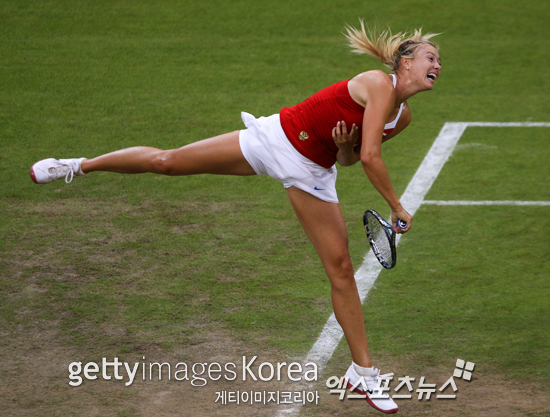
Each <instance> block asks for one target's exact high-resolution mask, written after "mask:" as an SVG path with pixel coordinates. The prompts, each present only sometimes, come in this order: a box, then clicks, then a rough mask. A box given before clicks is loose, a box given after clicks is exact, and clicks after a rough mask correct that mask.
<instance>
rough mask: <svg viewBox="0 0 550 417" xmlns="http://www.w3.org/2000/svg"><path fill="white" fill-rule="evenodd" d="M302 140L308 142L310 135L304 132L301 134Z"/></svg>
mask: <svg viewBox="0 0 550 417" xmlns="http://www.w3.org/2000/svg"><path fill="white" fill-rule="evenodd" d="M299 138H300V140H308V139H309V135H308V134H307V132H304V131H303V130H302V131H301V132H300V136H299Z"/></svg>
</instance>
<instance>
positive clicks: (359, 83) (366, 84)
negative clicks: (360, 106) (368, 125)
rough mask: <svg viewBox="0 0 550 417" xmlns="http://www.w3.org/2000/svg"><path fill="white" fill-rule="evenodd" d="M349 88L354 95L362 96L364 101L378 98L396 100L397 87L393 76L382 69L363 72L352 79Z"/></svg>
mask: <svg viewBox="0 0 550 417" xmlns="http://www.w3.org/2000/svg"><path fill="white" fill-rule="evenodd" d="M348 88H349V90H350V93H351V95H352V97H360V99H361V101H362V102H365V103H366V102H367V101H369V100H372V99H373V98H374V99H376V100H388V101H392V100H395V88H393V80H392V77H391V76H390V75H389V74H387V73H385V72H384V71H380V70H372V71H367V72H363V73H361V74H359V75H357V76H355V77H354V78H352V79H351V80H350V83H349V84H348Z"/></svg>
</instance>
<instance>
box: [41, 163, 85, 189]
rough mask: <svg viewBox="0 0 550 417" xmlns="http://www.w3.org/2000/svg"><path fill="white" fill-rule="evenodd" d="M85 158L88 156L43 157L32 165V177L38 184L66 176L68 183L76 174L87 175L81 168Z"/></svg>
mask: <svg viewBox="0 0 550 417" xmlns="http://www.w3.org/2000/svg"><path fill="white" fill-rule="evenodd" d="M84 159H86V158H77V159H54V158H48V159H43V160H42V161H38V162H37V163H36V164H34V165H33V166H32V167H31V179H32V180H33V181H34V182H35V183H37V184H48V183H50V182H53V181H56V180H60V179H61V178H65V182H66V183H67V184H68V183H70V182H71V181H72V180H73V177H74V176H77V177H78V176H80V175H86V174H84V172H82V169H81V168H80V163H81V162H82V161H83V160H84Z"/></svg>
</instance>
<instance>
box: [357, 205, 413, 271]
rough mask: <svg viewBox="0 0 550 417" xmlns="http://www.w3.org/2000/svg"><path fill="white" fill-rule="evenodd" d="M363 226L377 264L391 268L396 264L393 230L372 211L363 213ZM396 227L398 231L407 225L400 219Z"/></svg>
mask: <svg viewBox="0 0 550 417" xmlns="http://www.w3.org/2000/svg"><path fill="white" fill-rule="evenodd" d="M363 224H364V225H365V232H366V233H367V237H368V238H369V242H370V245H371V247H372V251H373V252H374V255H375V256H376V259H378V262H380V263H381V264H382V266H383V267H384V268H387V269H391V268H393V267H394V266H395V263H396V262H397V253H396V251H395V230H393V227H392V225H391V224H389V223H388V222H387V221H386V220H384V219H383V218H382V216H380V214H378V213H377V212H376V211H374V210H367V211H365V214H363ZM397 225H398V227H399V228H400V229H406V228H407V223H406V222H404V221H403V220H401V219H398V220H397Z"/></svg>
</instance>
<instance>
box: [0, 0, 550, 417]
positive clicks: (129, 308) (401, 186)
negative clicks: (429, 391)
mask: <svg viewBox="0 0 550 417" xmlns="http://www.w3.org/2000/svg"><path fill="white" fill-rule="evenodd" d="M549 13H550V6H549V5H548V4H546V3H544V2H534V1H533V2H531V1H529V2H526V3H521V4H519V3H517V2H513V1H508V0H506V1H498V2H497V1H489V2H483V3H481V2H474V1H448V2H444V3H434V2H431V1H428V0H424V1H415V2H404V1H395V2H392V3H391V4H388V3H387V2H381V1H372V2H356V1H345V2H330V1H324V0H321V1H316V2H312V1H307V0H298V1H295V2H291V3H288V2H281V1H270V2H264V1H254V2H252V1H248V0H243V1H235V2H216V1H204V2H201V3H200V4H199V3H198V2H178V1H169V0H163V1H160V2H153V1H136V2H128V1H116V2H107V1H96V2H85V1H76V2H75V1H71V2H69V1H60V0H52V1H45V2H38V1H4V2H3V3H2V5H0V22H1V23H2V25H1V27H2V35H1V36H2V42H1V43H0V48H1V52H2V53H1V54H0V110H1V111H0V150H1V159H0V179H1V182H2V187H1V188H0V199H1V203H0V237H1V239H0V254H1V255H0V297H1V298H0V300H1V301H0V333H1V335H2V337H1V338H0V357H1V359H0V372H1V378H0V398H2V400H1V401H0V402H1V403H3V405H2V409H3V410H4V411H3V414H4V415H10V416H23V415H33V416H70V415H75V416H76V415H79V416H81V415H90V416H92V415H101V416H104V415H113V416H148V415H163V416H164V415H166V416H170V415H174V416H175V415H184V416H188V415H189V416H191V415H193V416H195V415H197V416H203V415H204V416H215V415H254V416H257V415H260V416H264V415H265V416H273V415H276V413H277V407H274V406H273V405H265V406H264V405H255V406H245V405H240V406H236V405H234V404H229V405H226V406H222V405H220V404H219V403H215V400H216V391H220V390H236V389H251V390H279V391H283V390H291V389H292V387H293V386H294V385H292V384H291V383H289V382H281V383H264V382H260V381H259V382H256V383H250V382H247V383H235V384H231V383H229V382H227V381H219V382H209V384H208V385H207V386H206V387H202V388H201V387H193V386H191V384H190V382H189V381H181V382H177V381H166V380H165V379H163V380H162V381H158V380H153V381H147V382H143V381H136V382H135V383H134V384H133V385H131V386H129V387H126V386H125V385H124V383H123V382H118V381H115V380H111V381H100V380H96V381H86V382H84V383H83V384H82V386H80V387H70V386H69V385H68V383H69V373H68V370H67V368H68V366H69V364H70V363H71V362H74V361H81V362H83V363H86V362H90V361H95V362H100V361H101V359H102V358H104V357H105V358H113V357H118V358H119V359H120V360H121V361H122V360H123V361H127V362H132V363H133V362H143V361H144V360H143V359H142V358H143V357H145V358H146V359H145V361H147V362H170V363H174V364H175V363H177V362H185V363H187V364H194V363H199V362H208V363H211V362H220V363H228V362H236V363H240V362H241V358H242V357H243V355H246V356H247V357H248V358H251V357H252V356H254V355H257V356H258V362H257V363H261V362H264V361H268V362H272V363H275V362H292V361H295V360H296V361H299V360H300V358H303V357H304V356H305V355H306V353H307V352H308V351H309V349H310V348H311V346H312V345H313V343H314V342H315V340H316V339H317V337H318V336H319V334H320V332H321V329H322V328H323V326H324V324H325V322H326V320H327V318H328V317H329V315H330V314H331V312H332V307H331V304H330V298H329V296H330V295H329V292H330V285H329V282H328V279H327V278H326V276H325V273H324V271H323V269H322V267H321V264H320V262H319V260H318V258H317V255H316V253H315V251H314V249H313V247H312V245H311V244H310V243H309V241H308V240H307V237H306V236H305V233H304V232H303V230H302V229H301V227H300V225H299V223H298V221H297V220H296V218H295V216H294V214H293V213H292V210H291V208H290V206H289V204H288V201H287V199H286V196H285V193H284V191H283V189H282V187H281V186H280V185H279V184H278V183H276V182H275V181H273V180H271V179H269V178H264V177H259V178H231V177H208V176H197V177H187V178H165V177H160V176H158V177H156V176H153V175H141V176H117V175H114V174H106V173H105V174H104V173H97V174H94V175H90V176H89V177H86V178H76V179H75V180H74V181H73V183H71V184H70V185H66V184H63V183H62V182H57V183H54V184H50V185H48V186H37V185H35V184H33V183H32V182H31V180H30V178H29V175H28V170H29V168H30V166H31V165H32V163H34V162H35V161H37V160H39V159H42V158H45V157H50V156H51V157H71V156H90V157H91V156H95V155H97V154H100V153H105V152H108V151H111V150H114V149H118V148H122V147H127V146H134V145H149V146H157V147H161V148H174V147H179V146H182V145H184V144H186V143H190V142H193V141H196V140H199V139H202V138H204V137H208V136H212V135H216V134H220V133H224V132H226V131H231V130H235V129H240V128H242V123H241V121H240V117H239V115H240V111H247V112H250V113H252V114H254V115H256V116H261V115H269V114H272V113H275V112H278V111H279V110H280V108H281V107H283V106H287V105H293V104H295V103H297V102H299V101H301V100H303V99H305V98H306V97H307V96H309V95H311V94H312V93H314V92H315V91H317V90H318V89H320V88H322V87H324V86H326V85H329V84H331V83H333V82H336V81H339V80H342V79H346V78H350V77H352V76H354V75H355V74H357V73H359V72H361V71H365V70H367V69H373V68H380V66H378V64H376V63H375V62H374V61H373V60H369V59H367V58H364V57H361V56H352V55H350V54H349V52H348V50H347V49H346V46H345V42H344V37H343V36H342V34H341V32H342V31H343V25H344V22H347V23H351V24H356V23H357V17H365V19H366V21H367V22H368V23H374V22H376V21H377V20H378V21H379V22H380V23H381V24H383V25H385V24H389V25H390V26H391V27H392V28H393V29H394V30H407V29H412V28H415V27H419V26H423V27H424V29H425V30H427V31H431V32H443V35H441V36H440V37H438V38H435V40H436V41H437V42H438V43H439V45H440V52H441V57H442V63H443V71H442V76H441V78H440V80H438V81H437V83H436V86H435V88H434V91H432V92H427V93H423V94H420V95H418V96H417V97H416V98H415V99H413V100H411V102H410V103H409V104H410V106H411V110H412V114H413V122H412V124H411V126H410V127H409V128H408V129H407V130H406V131H405V132H404V133H402V134H401V135H399V137H397V138H395V139H393V140H391V141H389V142H388V143H387V145H385V147H384V158H385V162H386V164H387V165H388V169H389V172H390V175H391V177H392V181H393V184H394V186H395V188H396V191H397V193H398V195H400V194H402V193H403V191H404V190H405V188H406V186H407V184H408V183H409V181H410V180H411V178H412V176H413V175H414V173H415V172H416V170H417V168H418V167H419V165H420V163H421V162H422V160H423V158H424V156H425V155H426V153H427V152H428V150H429V148H430V146H431V144H432V142H433V141H434V139H435V138H436V137H437V135H438V133H439V131H440V130H441V128H442V127H443V125H444V124H445V123H446V122H465V121H485V122H511V121H512V122H515V121H541V122H550V117H549V116H548V114H547V109H548V108H550V102H549V97H548V94H547V91H548V79H549V75H550V74H549V69H548V66H547V65H545V64H546V63H547V62H549V59H550V48H549V47H548V45H547V42H546V39H548V37H549V35H550V33H549V28H548V25H547V16H548V15H549ZM549 139H550V128H534V127H528V128H524V127H522V128H496V127H469V128H468V129H466V131H465V133H464V135H463V136H462V137H461V139H460V141H459V143H458V145H457V147H456V149H455V151H454V152H453V155H452V157H451V158H450V159H449V161H448V162H447V164H446V165H445V166H444V168H443V170H442V172H441V174H440V175H439V177H438V178H437V180H436V181H435V183H434V185H433V187H432V189H431V190H430V192H429V193H428V195H427V196H426V199H428V200H437V201H440V200H442V201H449V200H464V201H482V200H483V201H485V200H522V201H550V191H549V190H550V187H549V185H550V169H549V164H548V161H549V151H548V149H549V148H548V141H549ZM338 172H339V174H338V175H339V176H338V186H337V187H338V192H339V198H340V203H341V206H342V210H343V213H344V217H345V220H346V223H347V226H348V232H349V235H350V249H351V254H352V259H353V261H354V263H355V267H356V269H357V268H358V267H359V265H360V264H361V262H362V261H363V258H364V255H365V252H366V250H367V246H366V245H367V242H366V238H365V236H364V232H363V230H362V222H361V215H362V213H363V211H364V210H365V209H367V208H374V209H376V210H379V211H380V212H381V213H383V214H386V212H387V211H388V210H387V207H386V204H385V203H384V202H383V200H382V198H381V197H380V196H378V194H377V193H376V191H375V190H374V189H373V187H372V186H371V185H370V184H369V183H368V180H367V179H366V177H365V175H364V173H363V172H362V170H361V167H360V166H354V167H351V168H339V171H338ZM549 210H550V208H549V207H547V206H510V205H503V206H454V205H449V206H440V205H423V206H422V207H421V208H420V209H419V210H418V212H417V213H416V215H415V222H414V227H413V230H412V231H411V232H410V233H409V234H407V235H405V237H404V238H403V239H402V240H401V242H400V244H399V247H398V265H397V267H396V269H394V270H392V271H384V272H383V273H382V274H381V275H380V276H379V278H378V280H377V281H376V283H375V286H374V288H373V289H372V290H371V292H370V293H369V296H368V298H367V300H366V303H365V304H364V312H365V318H366V323H367V334H368V336H369V343H370V349H371V353H372V355H373V358H375V360H376V361H377V363H376V366H380V367H381V368H382V371H383V372H394V373H395V374H396V376H404V375H412V376H416V377H417V378H419V377H420V376H421V375H422V376H425V377H426V379H427V380H428V382H432V381H433V382H437V383H438V386H439V385H440V384H441V383H442V382H443V381H444V380H445V379H446V378H447V377H448V376H449V374H450V373H451V372H452V371H453V369H454V363H455V361H456V359H457V358H461V359H464V360H467V361H472V362H475V363H476V368H475V371H474V373H473V374H474V380H473V381H471V382H469V383H468V382H464V381H462V382H461V383H460V384H459V390H458V393H457V399H456V400H452V401H442V400H435V399H432V400H431V401H429V402H427V401H425V400H423V401H419V400H417V399H416V397H413V398H412V399H410V400H403V401H400V402H399V405H400V407H401V411H400V413H401V414H402V415H408V416H417V415H418V416H420V415H433V416H436V415H445V416H460V415H466V414H470V415H502V414H504V413H506V414H507V415H512V416H515V415H517V416H525V415H529V416H548V415H549V413H548V411H547V410H548V409H550V406H549V404H550V395H549V392H550V391H549V388H550V367H549V365H548V363H549V362H550V361H549V359H550V358H549V353H548V352H549V351H550V336H549V334H548V328H549V325H550V323H549V316H550V315H549V313H550V302H549V297H550V284H549V282H550V281H549V279H550V271H549V268H550V266H549V263H548V257H549V255H550V254H549V247H550V245H549V243H550V242H549V239H548V237H547V236H546V229H547V228H548V226H550V216H549V213H550V212H549ZM348 366H349V354H348V349H347V346H345V342H342V343H341V345H340V346H339V348H338V349H337V351H336V352H335V353H334V356H333V358H332V359H331V361H330V362H329V363H328V364H327V366H326V368H324V370H323V372H322V373H321V374H320V375H319V380H318V384H317V385H316V389H317V390H318V391H319V393H320V402H319V405H314V404H313V405H312V404H310V405H308V406H306V407H304V408H303V410H300V415H312V416H313V415H315V416H328V415H340V416H347V415H358V413H359V412H362V413H364V414H365V415H375V414H376V412H375V411H374V410H372V409H370V407H368V406H367V405H366V404H363V403H361V404H360V403H359V402H357V401H343V402H340V401H338V400H337V398H336V396H335V395H330V394H329V393H328V390H327V389H326V387H325V386H324V383H325V381H326V379H327V378H328V377H329V376H331V375H343V373H344V372H345V370H346V368H347V367H348ZM238 382H241V381H238Z"/></svg>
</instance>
